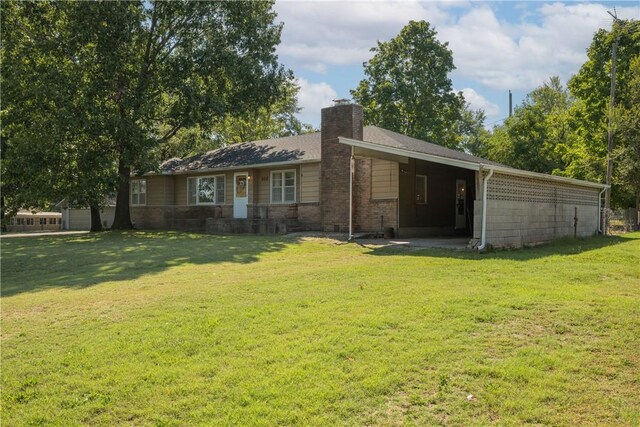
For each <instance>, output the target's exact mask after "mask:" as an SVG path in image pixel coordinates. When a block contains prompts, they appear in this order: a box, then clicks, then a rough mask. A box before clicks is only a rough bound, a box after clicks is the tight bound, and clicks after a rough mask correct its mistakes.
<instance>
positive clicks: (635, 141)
mask: <svg viewBox="0 0 640 427" xmlns="http://www.w3.org/2000/svg"><path fill="white" fill-rule="evenodd" d="M628 87H629V92H628V97H629V105H628V107H627V108H624V106H620V107H619V108H618V110H617V115H616V116H617V119H618V120H617V122H618V126H617V137H618V141H619V144H618V146H617V148H616V150H615V155H614V157H615V158H616V159H617V163H618V170H617V172H618V173H617V174H616V175H615V176H616V177H617V178H618V179H617V182H616V186H618V187H619V188H620V190H621V193H622V194H627V195H628V197H627V199H626V200H625V202H626V206H630V205H631V204H632V203H634V202H635V206H636V209H640V55H638V56H636V57H635V58H634V59H633V60H632V61H631V64H630V66H629V82H628ZM634 198H635V200H633V199H634ZM625 202H623V203H625Z"/></svg>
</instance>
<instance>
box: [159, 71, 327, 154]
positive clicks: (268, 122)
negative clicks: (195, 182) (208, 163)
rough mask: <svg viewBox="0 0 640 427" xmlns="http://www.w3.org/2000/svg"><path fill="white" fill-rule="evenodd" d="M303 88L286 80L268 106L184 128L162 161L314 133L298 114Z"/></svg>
mask: <svg viewBox="0 0 640 427" xmlns="http://www.w3.org/2000/svg"><path fill="white" fill-rule="evenodd" d="M298 91H299V87H298V86H297V84H296V83H295V81H294V80H293V79H289V80H287V81H285V82H284V83H283V85H282V87H281V91H280V93H279V96H278V97H277V98H276V99H274V101H273V102H272V103H271V104H270V105H267V106H264V107H260V108H258V109H256V110H251V111H243V112H241V113H240V114H234V115H229V116H226V117H224V118H222V119H221V120H215V121H214V123H213V124H211V125H210V126H207V127H206V129H207V130H206V131H205V130H204V129H205V128H203V127H200V126H195V127H192V128H188V129H181V130H180V131H178V132H177V133H176V135H175V136H174V137H173V138H172V139H171V140H169V141H168V142H167V143H166V144H162V145H161V146H160V147H159V150H160V158H161V159H164V160H166V159H169V158H173V157H179V158H182V157H185V156H191V155H194V154H200V153H204V152H206V151H209V150H213V149H216V148H219V147H223V146H225V145H229V144H235V143H238V142H244V141H255V140H260V139H270V138H278V137H283V136H291V135H298V134H301V133H308V132H312V131H313V130H314V129H313V127H312V126H311V125H309V124H305V123H302V122H301V121H300V120H299V119H298V118H297V117H296V116H295V115H296V113H298V112H300V108H299V107H298V100H297V94H298Z"/></svg>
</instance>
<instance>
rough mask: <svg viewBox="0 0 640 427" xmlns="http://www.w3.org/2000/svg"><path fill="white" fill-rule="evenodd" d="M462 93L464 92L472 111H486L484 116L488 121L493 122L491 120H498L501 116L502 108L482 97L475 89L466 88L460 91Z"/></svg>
mask: <svg viewBox="0 0 640 427" xmlns="http://www.w3.org/2000/svg"><path fill="white" fill-rule="evenodd" d="M460 92H462V94H463V95H464V99H465V101H467V103H468V104H469V105H470V107H471V109H472V110H477V109H482V110H484V114H485V115H486V117H487V119H488V121H491V120H490V119H494V118H497V117H498V116H499V115H500V107H498V106H497V105H496V104H494V103H492V102H490V101H489V100H488V99H486V98H485V97H484V96H482V95H480V94H479V93H478V92H476V91H475V90H474V89H473V88H470V87H466V88H464V89H460Z"/></svg>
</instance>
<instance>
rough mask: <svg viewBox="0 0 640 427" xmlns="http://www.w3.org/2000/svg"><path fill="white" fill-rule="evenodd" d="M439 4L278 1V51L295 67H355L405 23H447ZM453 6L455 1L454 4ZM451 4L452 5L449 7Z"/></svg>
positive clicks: (442, 7)
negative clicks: (291, 59) (280, 22)
mask: <svg viewBox="0 0 640 427" xmlns="http://www.w3.org/2000/svg"><path fill="white" fill-rule="evenodd" d="M448 4H449V3H445V4H443V5H442V6H441V5H439V4H437V3H433V2H427V3H420V2H418V1H414V0H411V1H355V2H354V1H351V2H347V1H297V2H289V1H279V2H277V3H276V6H275V9H276V11H277V12H278V20H280V21H282V22H284V25H285V27H284V28H285V29H284V31H283V35H282V43H281V44H280V46H279V47H278V53H279V54H280V55H285V56H288V57H291V58H294V59H295V61H297V62H298V65H300V66H302V67H305V68H311V69H315V68H317V67H318V64H329V65H360V64H361V63H362V62H364V61H366V60H368V59H369V58H370V57H371V52H370V49H371V48H372V47H374V46H375V45H376V42H377V41H378V40H388V39H390V38H392V37H394V36H396V35H397V34H398V33H399V32H400V30H401V29H402V28H403V27H404V26H405V25H406V24H407V23H408V22H409V21H410V20H421V19H424V20H427V21H429V22H431V23H438V22H442V21H444V20H446V19H448V14H447V12H446V11H444V9H445V8H446V5H448ZM454 4H455V3H454ZM449 6H451V5H449Z"/></svg>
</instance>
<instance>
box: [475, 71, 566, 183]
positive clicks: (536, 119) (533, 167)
mask: <svg viewBox="0 0 640 427" xmlns="http://www.w3.org/2000/svg"><path fill="white" fill-rule="evenodd" d="M571 102H572V100H571V97H570V95H569V92H568V90H567V89H565V88H564V87H563V86H562V83H561V82H560V79H559V78H558V77H552V78H551V79H550V80H549V81H548V82H546V83H544V84H543V85H542V86H541V87H539V88H537V89H535V90H534V91H532V92H531V93H530V94H528V95H527V98H526V99H525V101H524V102H523V103H522V105H521V106H519V107H516V109H515V112H514V114H513V116H512V117H510V118H508V119H507V120H506V121H505V123H504V124H503V125H500V126H496V127H495V128H494V131H493V135H492V137H491V138H490V139H489V140H488V141H487V147H486V152H487V155H488V157H489V158H491V159H492V160H495V161H497V162H500V163H504V164H506V165H509V166H512V167H515V168H519V169H525V170H530V171H534V172H542V173H551V172H554V171H558V170H562V169H564V168H563V163H562V150H563V147H564V146H565V144H567V140H568V138H569V134H570V123H569V117H568V114H567V110H568V108H569V106H570V105H571Z"/></svg>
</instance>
